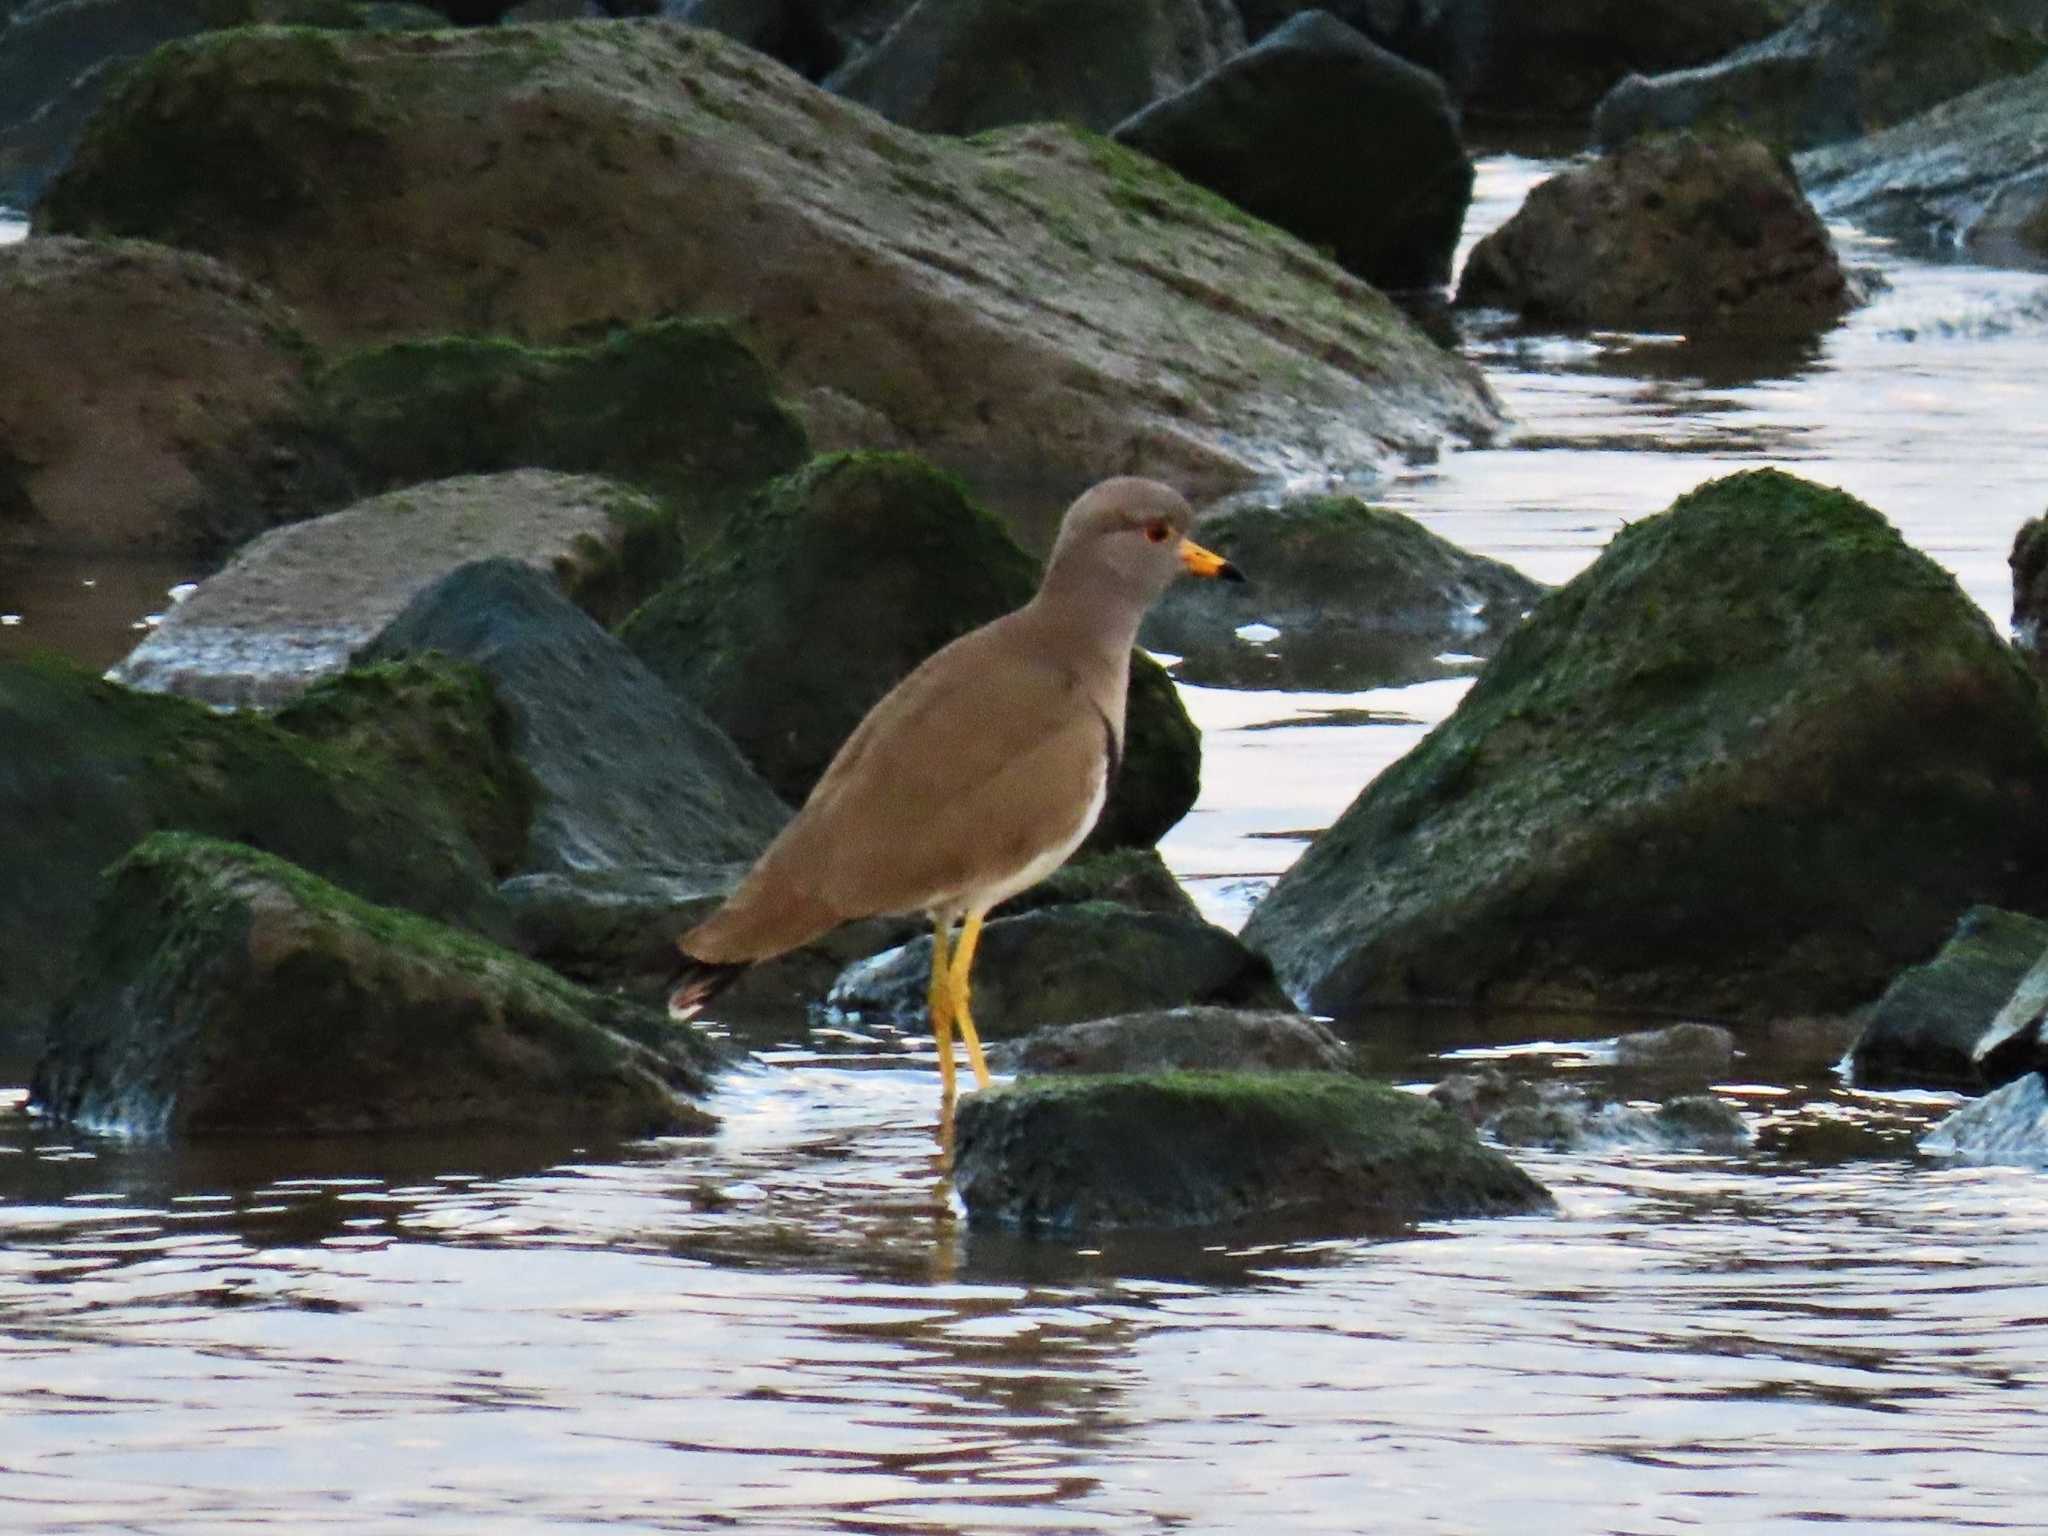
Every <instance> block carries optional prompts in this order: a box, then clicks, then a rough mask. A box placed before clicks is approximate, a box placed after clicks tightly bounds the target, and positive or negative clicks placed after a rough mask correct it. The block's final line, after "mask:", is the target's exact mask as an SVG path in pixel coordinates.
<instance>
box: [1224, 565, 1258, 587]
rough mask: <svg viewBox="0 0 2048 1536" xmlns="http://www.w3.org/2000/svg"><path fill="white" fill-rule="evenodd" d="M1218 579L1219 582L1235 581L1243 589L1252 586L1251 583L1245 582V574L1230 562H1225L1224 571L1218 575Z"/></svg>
mask: <svg viewBox="0 0 2048 1536" xmlns="http://www.w3.org/2000/svg"><path fill="white" fill-rule="evenodd" d="M1216 579H1217V580H1218V581H1234V582H1236V583H1237V584H1238V585H1239V586H1241V587H1243V586H1249V585H1250V583H1249V582H1247V581H1246V580H1245V576H1244V572H1243V571H1240V570H1239V569H1238V568H1237V567H1236V566H1234V565H1232V564H1231V563H1230V562H1229V561H1228V560H1226V561H1224V562H1223V569H1221V570H1220V571H1218V572H1217V573H1216Z"/></svg>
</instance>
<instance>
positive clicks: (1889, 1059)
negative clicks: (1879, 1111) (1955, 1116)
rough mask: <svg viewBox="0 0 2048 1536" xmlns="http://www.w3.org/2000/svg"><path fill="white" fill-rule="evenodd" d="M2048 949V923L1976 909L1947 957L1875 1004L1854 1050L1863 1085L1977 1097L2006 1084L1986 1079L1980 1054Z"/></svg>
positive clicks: (1912, 973)
mask: <svg viewBox="0 0 2048 1536" xmlns="http://www.w3.org/2000/svg"><path fill="white" fill-rule="evenodd" d="M2044 952H2048V922H2044V921H2042V920H2041V919H2040V918H2035V917H2026V916H2023V915H2021V914H2020V913H2017V912H2001V911H1999V910H1997V909H1996V908H1994V907H1972V908H1971V909H1970V910H1969V911H1968V912H1967V913H1965V914H1964V915H1963V920H1962V921H1961V922H1960V923H1958V924H1957V925H1956V931H1955V933H1954V935H1953V936H1952V937H1951V938H1950V939H1949V941H1948V942H1947V943H1946V944H1944V945H1942V947H1941V952H1940V953H1939V954H1937V955H1935V956H1934V958H1933V959H1931V960H1929V961H1928V962H1927V963H1926V964H1924V965H1916V966H1913V967H1912V968H1911V969H1909V970H1906V971H1902V972H1901V973H1900V974H1899V976H1898V977H1897V979H1896V980H1894V981H1893V982H1892V984H1891V985H1890V986H1889V987H1887V988H1886V989H1885V993H1884V996H1882V997H1880V998H1879V999H1878V1000H1877V1002H1876V1003H1875V1004H1874V1005H1873V1006H1872V1008H1871V1010H1870V1018H1869V1021H1868V1022H1867V1023H1866V1024H1865V1025H1864V1028H1863V1033H1862V1035H1861V1036H1860V1037H1858V1039H1857V1041H1856V1045H1855V1048H1854V1049H1853V1050H1852V1051H1851V1052H1850V1064H1851V1067H1852V1069H1853V1071H1854V1074H1855V1079H1856V1082H1857V1084H1858V1086H1860V1087H1865V1088H1930V1087H1938V1088H1961V1089H1964V1090H1966V1091H1968V1092H1976V1091H1979V1090H1981V1089H1983V1088H1987V1087H1993V1086H1996V1083H1997V1082H2002V1081H2004V1078H1999V1079H1996V1080H1993V1081H1987V1080H1986V1079H1985V1078H1984V1077H1983V1076H1982V1075H1981V1073H1980V1071H1979V1069H1978V1063H1977V1049H1978V1047H1979V1046H1980V1045H1981V1044H1982V1043H1983V1042H1984V1039H1985V1037H1986V1035H1987V1034H1988V1033H1989V1032H1990V1030H1991V1026H1992V1022H1993V1021H1994V1020H1995V1019H1996V1018H1997V1017H1998V1015H1999V1011H2000V1010H2001V1009H2002V1008H2004V1006H2005V1005H2006V1003H2007V1001H2008V1000H2010V999H2011V997H2012V995H2013V989H2014V988H2015V987H2017V986H2018V985H2019V984H2020V980H2021V978H2022V977H2024V976H2025V975H2026V974H2027V972H2028V971H2029V970H2031V969H2033V967H2034V963H2035V961H2037V960H2039V959H2040V958H2041V957H2042V955H2043V954H2044ZM2029 1066H2031V1064H2029ZM2011 1075H2012V1074H2011V1073H2008V1074H2006V1076H2008V1077H2009V1076H2011Z"/></svg>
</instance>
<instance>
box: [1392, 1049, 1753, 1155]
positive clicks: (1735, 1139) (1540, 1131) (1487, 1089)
mask: <svg viewBox="0 0 2048 1536" xmlns="http://www.w3.org/2000/svg"><path fill="white" fill-rule="evenodd" d="M1429 1096H1430V1099H1431V1100H1432V1101H1433V1102H1434V1103H1437V1104H1439V1105H1441V1106H1443V1107H1444V1108H1445V1109H1447V1110H1449V1111H1450V1112H1451V1113H1452V1114H1455V1115H1456V1116H1458V1118H1459V1119H1461V1120H1463V1121H1465V1123H1466V1124H1468V1125H1471V1126H1472V1127H1474V1128H1475V1129H1477V1130H1479V1131H1480V1132H1482V1133H1483V1134H1485V1135H1487V1136H1491V1137H1492V1138H1493V1139H1494V1140H1496V1141H1498V1142H1500V1143H1501V1144H1502V1145H1504V1146H1510V1147H1542V1148H1544V1149H1545V1150H1547V1151H1551V1152H1577V1151H1584V1150H1587V1149H1589V1148H1611V1147H1636V1148H1644V1149H1649V1150H1657V1151H1667V1152H1679V1151H1687V1152H1739V1151H1741V1150H1743V1149H1744V1148H1746V1147H1748V1146H1749V1145H1750V1143H1751V1142H1753V1141H1754V1140H1755V1139H1756V1136H1755V1133H1754V1132H1753V1131H1751V1130H1750V1128H1749V1126H1748V1125H1747V1124H1746V1123H1745V1122H1744V1121H1743V1118H1742V1115H1741V1113H1740V1112H1739V1111H1737V1110H1736V1109H1735V1108H1734V1106H1732V1105H1730V1104H1728V1103H1726V1102H1725V1101H1723V1100H1721V1099H1717V1098H1715V1097H1714V1096H1713V1095H1712V1094H1705V1093H1696V1094H1685V1095H1682V1096H1680V1097H1678V1098H1674V1099H1672V1100H1670V1101H1669V1102H1668V1103H1664V1104H1660V1105H1658V1106H1657V1108H1655V1109H1643V1108H1640V1107H1638V1106H1636V1105H1633V1104H1621V1103H1616V1102H1614V1101H1612V1100H1606V1099H1601V1098H1597V1097H1595V1096H1594V1095H1593V1094H1591V1093H1589V1092H1588V1091H1587V1090H1586V1089H1584V1088H1581V1087H1579V1086H1578V1085H1576V1084H1574V1083H1563V1082H1518V1081H1515V1080H1513V1079H1511V1078H1509V1077H1508V1076H1507V1074H1505V1073H1504V1072H1502V1071H1500V1069H1499V1068H1497V1067H1490V1068H1488V1069H1487V1070H1485V1071H1484V1072H1479V1073H1468V1074H1460V1075H1457V1076H1453V1077H1448V1078H1446V1079H1444V1081H1443V1082H1441V1083H1438V1084H1437V1085H1436V1087H1434V1088H1432V1089H1431V1090H1430V1091H1429Z"/></svg>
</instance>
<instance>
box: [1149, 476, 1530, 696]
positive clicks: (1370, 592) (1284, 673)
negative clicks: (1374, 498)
mask: <svg viewBox="0 0 2048 1536" xmlns="http://www.w3.org/2000/svg"><path fill="white" fill-rule="evenodd" d="M1200 537H1201V540H1202V542H1203V543H1204V544H1205V545H1206V546H1208V547H1209V548H1211V549H1214V550H1217V551H1218V552H1219V553H1222V554H1225V555H1228V556H1230V557H1231V558H1232V559H1234V560H1237V561H1238V562H1239V563H1240V564H1242V565H1244V567H1245V569H1247V570H1256V571H1257V572H1258V576H1257V579H1256V580H1255V581H1253V582H1252V583H1251V584H1250V585H1248V586H1243V587H1231V588H1229V589H1228V590H1223V589H1221V588H1220V586H1219V584H1216V583H1201V584H1199V585H1200V587H1201V588H1202V590H1197V586H1198V584H1197V583H1194V582H1182V583H1181V584H1180V585H1178V586H1176V587H1175V588H1173V589H1172V590H1171V591H1169V592H1168V593H1167V594H1166V596H1165V597H1164V598H1163V599H1162V600H1161V601H1160V602H1159V604H1158V605H1157V606H1156V607H1155V608H1154V609H1153V610H1152V612H1151V613H1150V614H1149V615H1147V617H1146V620H1145V627H1144V628H1143V629H1142V630H1141V631H1140V632H1139V638H1140V639H1141V640H1142V641H1143V642H1144V644H1145V645H1146V646H1147V647H1149V648H1150V649H1152V650H1154V651H1163V652H1166V653H1169V654H1171V655H1175V656H1178V657H1180V658H1181V659H1180V661H1179V663H1178V664H1177V665H1176V666H1175V668H1174V674H1175V676H1177V677H1179V678H1180V679H1181V680H1182V681H1184V682H1191V683H1212V684H1222V685H1224V686H1227V687H1231V686H1234V687H1252V688H1308V689H1332V690H1337V691H1347V692H1348V691H1356V690H1361V689H1367V688H1381V687H1393V686H1398V685H1401V684H1405V683H1411V682H1418V681H1422V680H1424V679H1427V678H1433V677H1444V676H1448V675H1452V674H1453V673H1455V672H1457V671H1461V670H1464V668H1463V667H1461V666H1460V665H1459V664H1457V663H1451V662H1445V661H1443V660H1440V659H1439V658H1440V657H1442V656H1443V655H1444V654H1445V653H1446V652H1459V653H1470V654H1476V655H1490V654H1492V653H1493V651H1495V650H1496V649H1498V648H1499V645H1500V642H1501V639H1502V638H1503V637H1504V636H1505V635H1506V634H1507V633H1508V631H1509V630H1511V629H1513V628H1514V626H1515V625H1516V624H1518V623H1520V622H1521V620H1522V615H1523V614H1525V613H1527V612H1528V611H1529V609H1530V608H1531V607H1532V606H1534V604H1535V602H1536V600H1537V598H1538V597H1539V596H1541V595H1542V593H1543V592H1544V591H1546V590H1547V589H1546V588H1545V587H1544V586H1543V585H1542V584H1541V583H1540V582H1536V581H1532V580H1530V579H1529V578H1528V577H1526V576H1524V575H1522V574H1521V572H1519V571H1517V570H1515V569H1513V568H1512V567H1510V566H1506V565H1503V564H1501V563H1500V562H1499V561H1498V560H1489V559H1487V558H1486V557H1484V556H1482V555H1473V554H1468V553H1466V552H1465V551H1464V550H1462V549H1459V548H1458V547H1457V546H1456V545H1455V544H1452V543H1450V542H1449V541H1447V540H1444V539H1440V538H1438V537H1437V536H1436V535H1435V534H1433V533H1431V532H1429V531H1428V530H1427V529H1426V528H1424V527H1423V526H1422V525H1421V524H1420V523H1417V522H1416V521H1414V520H1413V519H1412V518H1407V517H1403V516H1402V515H1401V514H1400V513H1398V512H1390V511H1387V510H1385V509H1383V508H1380V507H1373V506H1368V505H1367V504H1366V503H1365V502H1363V501H1361V500H1359V499H1358V498H1357V497H1354V496H1315V497H1304V498H1299V499H1296V500H1292V501H1285V502H1281V503H1279V504H1277V505H1274V504H1246V505H1241V506H1236V507H1232V508H1230V509H1228V510H1226V511H1224V512H1221V513H1217V514H1214V515H1212V516H1210V517H1207V518H1205V519H1203V522H1202V526H1201V530H1200ZM1210 588H1216V590H1209V589H1210ZM1266 630H1275V631H1278V633H1277V634H1273V635H1270V636H1267V635H1266V634H1265V631H1266Z"/></svg>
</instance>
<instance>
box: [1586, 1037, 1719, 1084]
mask: <svg viewBox="0 0 2048 1536" xmlns="http://www.w3.org/2000/svg"><path fill="white" fill-rule="evenodd" d="M1614 1062H1615V1065H1616V1066H1618V1067H1620V1068H1621V1069H1622V1070H1623V1071H1625V1072H1627V1073H1629V1074H1630V1075H1631V1076H1635V1077H1645V1078H1666V1077H1687V1078H1695V1079H1698V1080H1699V1081H1701V1082H1712V1081H1713V1080H1714V1079H1716V1078H1720V1077H1726V1076H1727V1075H1728V1073H1729V1072H1730V1071H1731V1070H1733V1068H1734V1066H1735V1036H1734V1034H1733V1033H1731V1032H1730V1031H1728V1030H1726V1029H1723V1028H1722V1027H1721V1026H1720V1025H1718V1024H1699V1023H1684V1024H1667V1025H1666V1026H1665V1027H1664V1028H1662V1029H1642V1030H1637V1031H1636V1032H1634V1033H1633V1034H1627V1035H1623V1036H1621V1037H1620V1038H1619V1039H1618V1040H1616V1041H1615V1042H1614Z"/></svg>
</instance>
